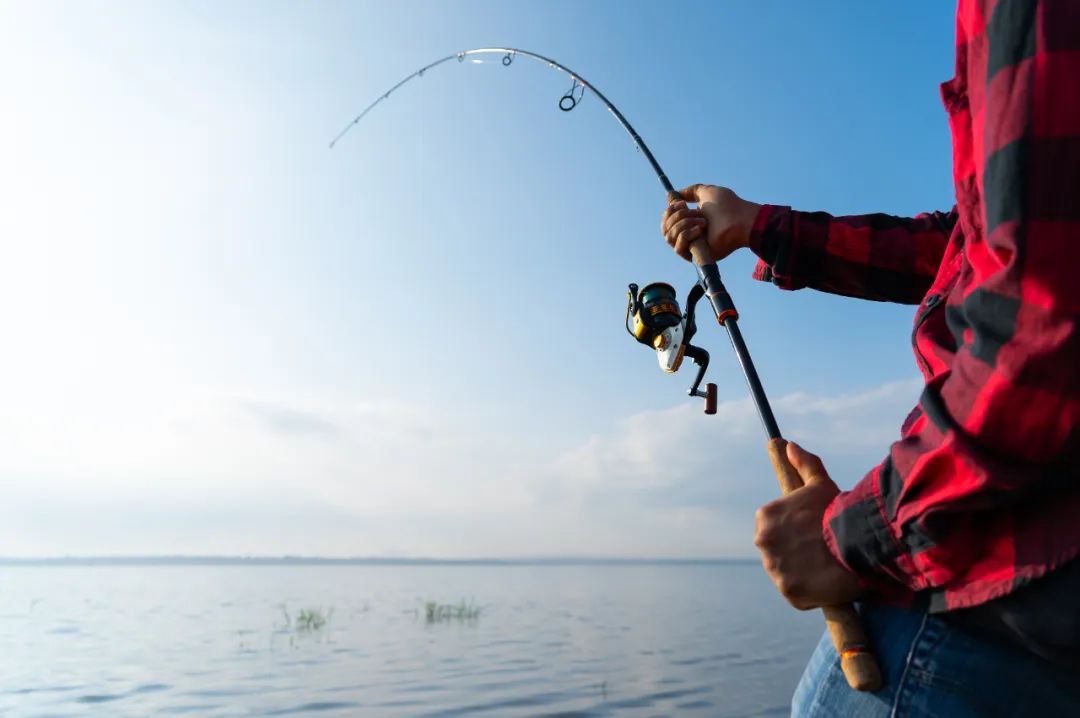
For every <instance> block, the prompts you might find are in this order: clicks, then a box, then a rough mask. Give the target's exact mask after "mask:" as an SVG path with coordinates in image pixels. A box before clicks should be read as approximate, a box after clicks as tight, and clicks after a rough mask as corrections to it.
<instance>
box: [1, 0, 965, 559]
mask: <svg viewBox="0 0 1080 718" xmlns="http://www.w3.org/2000/svg"><path fill="white" fill-rule="evenodd" d="M952 15H953V8H952V7H950V6H949V5H948V4H945V3H934V2H929V1H927V2H909V3H883V2H882V3H859V4H852V3H840V2H822V3H812V4H811V3H779V2H771V3H768V2H767V3H763V2H725V3H697V4H694V3H690V4H683V5H680V6H679V12H678V13H674V12H673V11H672V9H671V7H670V6H668V5H662V4H659V3H656V4H645V3H613V2H590V3H567V2H544V3H539V2H529V3H509V2H506V3H490V2H456V3H408V2H400V3H377V4H376V3H363V2H356V3H328V2H324V3H304V4H300V3H241V2H236V3H225V4H223V3H210V2H184V3H164V2H162V3H153V4H150V3H110V4H109V5H108V6H94V5H91V4H79V5H73V4H70V3H19V4H17V3H9V4H4V5H2V6H0V87H2V88H3V89H2V91H3V93H4V103H3V104H4V108H5V110H4V112H3V113H2V114H0V157H3V158H4V160H3V162H2V163H0V210H2V211H0V241H2V242H3V244H4V255H5V259H4V261H3V262H2V263H0V264H2V266H0V320H2V324H3V326H4V327H5V328H6V337H5V339H6V341H5V346H6V350H5V352H4V353H3V356H2V357H0V391H2V393H3V395H4V396H5V397H6V399H5V405H6V406H5V411H4V412H3V416H2V418H0V421H2V423H3V426H0V446H3V447H5V448H3V450H0V480H2V481H3V482H4V484H5V486H7V487H8V497H7V499H6V500H5V502H4V504H3V506H2V507H0V553H3V554H8V555H12V554H14V555H51V554H64V553H68V554H97V553H147V552H151V553H156V552H163V553H200V552H210V553H269V554H273V553H284V552H289V553H320V554H327V555H374V554H395V555H424V556H465V555H468V556H477V555H485V556H498V555H537V554H576V555H582V554H604V555H751V554H752V553H753V547H752V545H751V543H750V535H749V527H750V524H751V522H752V514H753V508H754V506H756V505H757V504H758V503H761V502H763V501H765V500H767V499H768V498H770V497H771V496H772V495H773V491H774V486H773V483H772V482H773V479H772V477H771V475H770V473H769V469H768V464H767V462H766V461H765V459H764V458H763V453H762V452H761V448H760V447H761V442H762V437H761V436H760V435H759V434H758V433H756V432H757V431H758V427H757V426H756V424H755V423H754V419H753V416H752V412H751V411H750V407H749V405H748V404H747V402H746V399H745V388H744V384H743V380H742V378H741V376H740V375H739V374H738V372H737V367H736V365H735V363H734V360H733V359H732V358H731V356H730V349H729V347H728V345H727V341H726V338H725V337H724V335H723V333H722V332H720V331H718V330H716V329H715V328H713V327H711V326H707V327H705V328H704V329H703V332H702V334H701V335H700V342H701V343H702V344H704V345H705V346H706V347H707V348H708V349H710V350H711V351H712V354H713V357H714V364H713V366H714V368H713V370H712V372H711V379H712V380H713V381H715V382H717V383H718V384H719V385H720V397H721V400H722V402H724V404H723V407H722V411H721V417H719V418H706V417H704V416H701V415H700V414H699V412H698V410H699V407H698V406H697V405H696V404H692V403H689V402H688V401H687V400H686V399H685V397H684V392H685V388H686V386H687V384H688V383H689V381H690V380H691V378H692V377H691V376H690V375H689V374H688V373H685V372H684V373H681V374H679V375H676V376H675V377H671V376H667V375H664V374H662V373H661V372H659V371H658V369H657V367H656V363H655V360H654V358H653V357H652V356H651V355H650V353H649V352H647V351H646V350H644V348H642V347H640V346H638V345H636V344H634V343H633V342H632V341H630V340H629V338H628V337H627V336H626V335H625V333H624V330H623V329H622V326H621V321H622V312H623V309H624V306H625V304H624V302H625V287H626V284H627V283H628V282H630V281H635V282H638V283H646V282H649V281H661V280H662V281H668V282H672V283H674V284H675V285H676V286H678V287H679V288H680V293H681V294H682V293H685V291H686V289H687V288H688V287H689V285H690V283H691V282H692V280H693V272H692V270H691V268H690V267H689V266H688V265H685V264H684V263H682V262H681V260H679V259H678V258H676V257H675V256H674V255H673V254H672V253H671V252H670V250H669V249H668V248H667V247H666V245H664V243H663V241H662V239H661V238H660V236H659V233H658V225H659V215H660V212H661V210H662V208H663V195H662V192H661V191H660V188H659V185H658V184H657V182H656V180H655V178H654V176H653V175H652V173H651V171H650V169H649V167H648V165H647V164H646V162H645V161H644V159H643V157H641V156H640V155H639V154H638V153H637V152H635V151H634V149H633V146H632V144H631V143H630V141H629V138H628V137H627V136H626V135H625V133H623V132H622V130H621V129H620V128H619V127H618V126H617V125H616V124H615V123H614V121H613V120H612V118H611V117H610V116H609V115H608V114H607V113H606V112H605V111H604V110H603V108H602V107H601V105H600V104H599V102H597V101H596V100H595V98H593V97H589V96H587V97H586V98H585V99H584V101H583V103H582V104H581V105H579V107H578V108H577V109H576V110H574V111H573V112H570V113H563V112H559V111H558V109H557V108H556V103H557V100H558V99H559V97H560V96H561V95H562V94H563V93H564V92H565V91H566V89H567V88H568V87H569V83H568V81H567V79H566V77H565V76H564V75H561V74H559V73H555V72H552V71H551V70H549V69H547V68H545V67H543V66H542V65H539V64H536V63H531V62H525V61H520V60H519V61H518V62H515V63H514V64H513V65H512V66H511V67H510V68H504V67H502V66H501V65H500V64H498V61H497V60H498V58H491V59H492V62H491V63H489V64H484V65H458V64H457V63H449V64H447V65H444V66H442V67H440V68H438V69H437V70H435V71H432V73H430V74H429V75H428V76H426V77H425V78H423V79H422V80H418V81H414V82H413V83H410V84H409V85H407V86H405V87H404V88H402V89H401V90H399V91H398V92H397V93H395V94H394V95H393V96H392V97H391V98H390V100H389V101H388V102H386V103H384V104H383V105H381V106H380V107H379V108H378V109H377V110H376V111H375V112H374V113H372V114H371V115H370V116H369V117H368V118H366V119H365V120H364V122H363V124H361V125H360V126H358V127H357V128H356V129H354V130H353V131H352V132H351V133H350V134H349V135H348V137H347V138H346V139H345V140H344V141H343V142H342V143H341V144H340V145H339V146H338V147H337V148H336V149H335V150H333V151H330V150H328V149H327V143H328V141H329V140H330V139H331V138H332V137H334V135H335V134H336V133H337V132H338V130H339V129H340V128H341V127H342V126H343V125H344V124H345V123H346V122H347V121H348V120H350V119H351V118H352V117H353V116H355V115H356V113H357V112H358V111H359V110H360V109H362V108H363V107H364V106H366V105H367V104H368V102H370V101H371V100H372V99H373V98H374V97H375V96H377V95H378V94H379V93H381V92H383V91H384V90H386V89H387V88H388V87H389V86H391V85H392V84H393V83H395V82H397V81H398V80H399V79H400V78H401V77H403V76H404V75H406V74H408V73H410V72H412V71H413V70H415V69H417V68H418V67H419V66H420V65H422V64H425V63H427V62H429V61H431V60H433V59H436V58H438V57H442V56H444V55H446V54H450V53H452V52H454V51H457V50H460V49H465V48H470V47H478V46H488V45H511V46H517V47H522V48H525V49H530V50H534V51H536V52H540V53H542V54H546V55H549V56H551V57H554V58H556V59H558V60H559V61H560V62H563V63H564V64H566V65H568V66H570V67H572V68H574V69H575V70H577V71H579V72H581V73H582V74H583V75H584V76H585V77H586V78H587V79H588V80H589V81H590V82H592V83H594V84H595V85H597V86H598V87H600V88H601V89H602V90H603V91H604V92H605V94H607V95H608V97H609V98H611V99H612V100H613V101H614V102H616V103H617V104H618V106H619V107H620V109H621V110H622V111H623V112H624V114H626V116H627V117H628V118H629V119H630V121H631V122H632V123H634V125H635V126H636V128H637V129H638V130H639V132H640V133H641V134H642V136H643V137H644V138H645V140H646V142H647V143H648V144H649V146H650V147H651V148H652V150H653V152H654V153H655V154H656V156H657V158H658V159H659V161H660V162H661V164H662V165H663V167H664V168H665V170H666V171H667V173H668V175H669V176H670V177H671V178H672V180H673V181H674V182H675V183H676V184H677V185H684V184H689V183H691V182H699V181H700V182H713V183H717V184H726V185H728V186H730V187H732V188H734V189H735V190H736V191H737V192H739V193H740V194H742V195H743V196H745V197H747V198H749V199H753V200H756V201H759V202H772V203H778V204H790V205H793V206H795V207H796V208H800V209H812V210H819V209H820V210H828V211H831V212H834V213H856V212H866V211H887V212H891V213H895V214H910V213H915V212H918V211H921V210H928V209H939V208H940V209H944V208H948V207H949V206H951V204H952V186H951V174H950V148H949V140H948V131H947V126H946V122H945V117H944V113H943V110H942V109H941V104H940V100H939V95H938V89H937V85H938V83H940V82H941V81H943V80H945V79H947V78H948V77H950V76H951V73H952V39H953V19H952ZM752 265H753V258H752V256H750V255H749V254H748V253H740V255H736V256H734V257H732V258H731V259H730V260H728V261H727V262H725V263H724V265H723V266H722V271H723V273H724V276H725V280H726V282H727V284H728V287H729V289H730V290H731V292H732V294H733V295H734V297H735V300H736V302H737V304H738V306H739V308H740V310H741V313H742V316H743V321H742V323H741V324H742V328H743V331H744V334H745V335H746V337H747V341H748V342H749V345H750V348H751V351H752V353H753V355H754V357H755V359H756V361H757V364H758V368H759V371H760V372H761V375H762V378H763V380H764V382H765V386H766V389H767V390H768V392H769V393H770V395H771V396H772V397H774V401H775V402H776V404H777V415H778V419H779V421H780V425H781V428H783V429H785V430H787V431H788V433H789V434H790V435H791V436H793V437H795V438H800V439H802V440H803V441H804V442H805V443H806V445H807V447H808V448H810V449H811V450H819V451H821V452H822V453H823V454H824V456H825V458H826V461H827V466H830V467H831V468H832V470H833V473H834V474H835V476H836V479H837V480H838V482H839V483H841V484H842V485H845V486H847V485H850V484H851V483H853V482H854V481H856V480H858V478H859V477H860V476H861V474H862V472H863V471H865V470H866V469H868V468H869V467H870V466H871V465H872V464H874V463H876V462H877V461H878V460H879V459H880V457H881V456H883V455H884V452H885V450H886V447H887V443H888V441H890V440H891V439H892V438H893V437H894V436H895V435H896V434H897V431H898V426H899V424H900V422H901V420H902V419H903V416H904V415H905V413H906V409H907V407H908V406H909V405H911V404H912V403H913V402H914V400H915V398H916V396H917V391H918V385H917V381H915V378H916V369H915V366H914V362H913V360H912V357H911V352H910V347H909V343H908V337H909V333H910V325H911V308H909V307H899V306H887V305H882V304H874V303H860V302H855V301H852V300H847V299H842V298H838V297H830V296H826V295H822V294H817V293H812V292H807V291H804V292H797V293H782V292H779V291H778V290H776V289H775V288H772V287H769V286H767V285H764V284H760V283H756V282H753V281H751V280H750V279H749V273H750V270H751V268H752ZM725 417H726V418H725ZM815 438H816V439H817V442H818V443H817V444H815V443H814V440H815Z"/></svg>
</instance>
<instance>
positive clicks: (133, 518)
mask: <svg viewBox="0 0 1080 718" xmlns="http://www.w3.org/2000/svg"><path fill="white" fill-rule="evenodd" d="M917 392H918V384H917V383H916V382H899V383H894V384H888V385H885V386H882V387H878V388H875V389H872V390H869V391H865V392H860V393H856V394H850V395H844V396H832V397H828V396H813V395H804V394H795V395H789V396H785V397H782V398H780V399H779V400H778V401H776V402H775V405H776V413H777V415H778V418H779V419H780V421H781V425H782V426H783V427H784V428H785V429H786V430H787V433H788V435H789V436H790V437H791V438H793V439H797V440H799V441H801V442H802V443H803V444H804V445H805V446H806V447H807V448H808V449H810V450H812V451H815V452H818V453H820V454H821V455H822V456H823V457H824V459H825V462H826V466H827V467H828V468H829V469H830V471H831V472H832V473H833V475H834V477H835V478H836V479H837V481H838V483H840V484H841V485H843V486H850V485H851V484H852V483H854V481H856V480H857V479H858V478H859V477H860V476H861V474H862V472H863V471H865V470H866V469H868V468H869V467H870V466H872V465H873V464H874V463H876V462H877V461H878V460H880V458H881V456H883V453H884V451H885V449H886V447H887V445H888V443H889V442H890V441H891V440H892V439H893V438H894V437H895V436H896V435H897V432H898V427H899V423H900V421H901V420H902V418H903V416H904V414H905V412H906V411H907V409H908V408H909V407H910V405H911V404H912V403H913V402H914V400H915V398H916V396H917ZM172 399H173V400H172V401H162V397H160V396H159V397H152V398H151V397H147V398H146V400H145V401H144V402H143V403H142V405H140V406H138V407H135V406H132V405H130V402H129V403H128V405H125V406H121V407H115V406H108V405H107V404H101V403H98V404H94V405H92V410H91V409H87V410H84V411H82V412H79V411H69V412H67V413H66V414H62V413H60V412H59V411H58V410H57V409H58V407H56V406H52V407H48V406H46V407H43V408H42V413H41V414H40V415H39V416H38V417H37V418H36V419H35V417H33V416H31V417H21V418H20V419H19V420H14V419H5V420H4V421H3V422H0V424H2V425H0V435H3V436H6V437H8V438H9V439H11V438H13V437H14V438H15V441H12V442H10V443H9V444H8V446H7V447H6V449H5V451H4V452H0V479H2V480H3V481H4V482H5V485H6V486H7V487H8V492H9V493H8V498H7V500H6V501H5V503H4V505H3V508H0V514H2V516H0V525H3V526H4V527H5V528H4V529H2V533H0V540H2V541H3V545H4V546H5V548H4V549H3V553H6V554H18V553H22V554H42V553H73V554H78V553H90V554H93V553H155V552H162V553H179V552H185V553H196V552H212V553H236V552H247V553H269V554H274V553H321V554H329V555H372V554H407V555H428V556H468V555H472V556H476V555H493V556H494V555H553V554H578V555H598V554H603V555H638V556H642V555H645V556H658V555H668V556H670V555H699V556H706V555H711V556H715V555H752V553H753V548H752V546H751V545H750V532H751V524H752V517H753V509H754V508H755V507H756V506H757V505H759V504H761V503H763V502H765V501H768V500H770V499H771V498H773V497H774V496H775V495H776V486H775V483H774V479H773V477H772V473H771V470H770V468H769V464H768V461H767V459H766V457H765V454H764V451H763V444H764V439H763V436H762V433H761V429H760V427H759V425H758V419H757V416H756V414H755V412H754V409H753V407H752V405H751V404H750V402H749V400H740V401H731V402H725V403H722V404H721V405H720V407H719V408H718V412H717V415H716V416H714V417H707V416H704V415H702V414H701V411H700V406H699V404H698V403H697V402H687V403H685V404H680V405H679V406H677V407H674V408H671V409H666V410H661V411H647V412H640V413H637V414H634V415H632V416H629V417H625V418H622V419H619V420H617V421H615V422H614V424H613V425H612V426H610V427H608V428H606V429H605V430H603V431H599V432H597V433H596V434H594V435H592V436H590V437H588V438H586V439H584V440H582V441H581V442H580V443H578V444H576V445H568V446H566V447H564V449H563V450H562V451H560V452H557V453H556V454H555V455H552V456H544V455H542V454H541V453H540V451H539V450H538V449H537V448H536V447H531V446H527V445H522V444H520V443H518V442H512V441H509V440H507V439H506V437H505V436H503V435H500V434H499V433H498V432H493V431H490V430H488V431H479V430H477V429H475V428H473V427H470V426H463V425H460V423H459V422H458V421H457V420H456V418H455V417H453V416H440V415H437V414H435V413H433V412H432V411H430V410H423V409H418V408H416V407H411V406H407V405H403V404H400V403H394V402H389V401H378V402H372V401H352V402H347V401H306V402H305V401H299V400H295V399H292V400H278V399H274V398H271V397H256V398H252V397H202V398H192V397H190V396H188V397H186V398H183V399H181V396H180V395H177V396H175V397H172ZM132 401H133V400H132ZM74 406H76V407H77V406H78V405H77V404H75V405H74ZM133 409H138V411H135V412H134V413H133V411H132V410H133ZM58 416H64V417H65V419H64V420H63V422H57V421H55V417H58ZM131 416H138V417H139V419H138V420H137V421H136V420H132V419H130V418H128V417H131ZM50 418H53V419H54V422H53V423H51V424H50V423H49V419H50Z"/></svg>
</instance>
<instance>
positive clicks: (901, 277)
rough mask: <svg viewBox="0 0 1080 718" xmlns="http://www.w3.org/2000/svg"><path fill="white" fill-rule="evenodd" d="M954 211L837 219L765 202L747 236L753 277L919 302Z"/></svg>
mask: <svg viewBox="0 0 1080 718" xmlns="http://www.w3.org/2000/svg"><path fill="white" fill-rule="evenodd" d="M955 217H956V214H955V210H954V211H952V212H948V213H945V212H930V213H926V214H921V215H919V216H917V217H914V218H903V217H893V216H891V215H886V214H867V215H852V216H844V217H833V216H831V215H828V214H826V213H824V212H797V211H794V210H792V209H791V208H790V207H785V206H779V205H765V206H763V207H762V209H761V211H760V212H759V213H758V216H757V219H756V220H755V222H754V226H753V229H752V231H751V234H750V242H749V244H750V249H751V250H753V252H754V253H755V254H757V255H758V257H760V259H761V262H759V264H758V266H757V268H756V269H755V271H754V277H755V278H756V279H760V280H763V281H770V282H773V283H774V284H776V285H777V286H779V287H780V288H782V289H802V288H803V287H810V288H812V289H817V290H820V291H823V292H829V293H832V294H841V295H845V296H851V297H858V298H861V299H871V300H875V301H886V302H898V303H903V304H918V303H919V301H920V300H921V299H922V297H923V295H924V294H925V293H926V290H927V289H928V288H929V286H930V283H931V282H932V281H933V279H934V276H935V274H936V273H937V268H938V264H939V263H940V261H941V257H942V255H943V254H944V251H945V246H946V244H947V242H948V238H949V234H950V232H951V230H952V227H953V224H954V223H955Z"/></svg>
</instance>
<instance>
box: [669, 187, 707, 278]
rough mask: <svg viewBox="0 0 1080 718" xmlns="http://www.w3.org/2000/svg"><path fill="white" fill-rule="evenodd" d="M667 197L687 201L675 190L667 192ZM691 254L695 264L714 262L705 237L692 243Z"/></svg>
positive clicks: (672, 200) (673, 200)
mask: <svg viewBox="0 0 1080 718" xmlns="http://www.w3.org/2000/svg"><path fill="white" fill-rule="evenodd" d="M667 198H668V202H679V201H685V200H684V199H683V196H682V195H681V194H679V193H678V192H675V191H674V190H672V191H671V192H668V193H667ZM690 256H691V257H693V258H694V264H695V265H697V266H699V267H704V266H705V265H706V264H712V263H713V256H712V251H711V250H710V249H709V243H708V242H706V241H705V240H704V239H698V240H695V241H694V242H691V243H690Z"/></svg>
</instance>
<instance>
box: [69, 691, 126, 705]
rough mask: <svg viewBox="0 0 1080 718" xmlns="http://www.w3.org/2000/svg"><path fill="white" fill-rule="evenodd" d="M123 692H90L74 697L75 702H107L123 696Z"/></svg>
mask: <svg viewBox="0 0 1080 718" xmlns="http://www.w3.org/2000/svg"><path fill="white" fill-rule="evenodd" d="M123 697H124V696H123V694H118V693H91V694H90V695H85V696H79V697H78V698H76V699H75V702H76V703H108V702H109V701H116V700H120V699H121V698H123Z"/></svg>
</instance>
